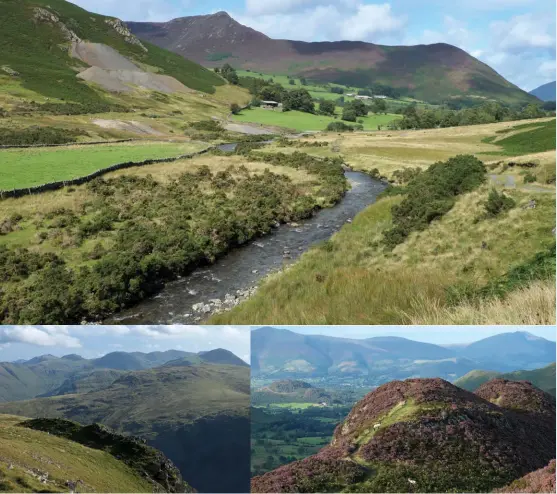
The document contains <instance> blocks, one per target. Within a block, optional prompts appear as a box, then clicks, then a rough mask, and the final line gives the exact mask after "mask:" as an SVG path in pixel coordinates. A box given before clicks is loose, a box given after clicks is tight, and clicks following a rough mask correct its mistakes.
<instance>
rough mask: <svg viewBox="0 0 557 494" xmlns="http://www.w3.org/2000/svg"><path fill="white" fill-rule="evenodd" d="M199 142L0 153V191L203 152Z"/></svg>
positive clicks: (12, 150) (71, 147)
mask: <svg viewBox="0 0 557 494" xmlns="http://www.w3.org/2000/svg"><path fill="white" fill-rule="evenodd" d="M205 147H207V144H205V143H200V142H181V143H177V142H163V141H160V142H153V141H145V142H132V143H120V144H100V145H96V146H79V145H75V146H67V147H54V148H27V149H3V150H0V162H1V163H2V166H1V167H0V189H1V190H11V189H18V188H24V187H32V186H34V185H41V184H44V183H49V182H56V181H60V180H70V179H72V178H77V177H81V176H84V175H88V174H90V173H93V172H94V171H96V170H100V169H102V168H106V167H109V166H111V165H115V164H117V163H123V162H128V161H138V162H139V161H144V160H147V159H160V158H171V157H175V156H181V155H183V154H188V153H192V152H195V151H200V150H201V149H203V148H205Z"/></svg>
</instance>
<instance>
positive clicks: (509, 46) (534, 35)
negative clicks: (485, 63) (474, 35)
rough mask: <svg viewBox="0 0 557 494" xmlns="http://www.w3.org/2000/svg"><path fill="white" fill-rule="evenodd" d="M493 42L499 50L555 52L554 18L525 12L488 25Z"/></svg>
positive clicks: (510, 51)
mask: <svg viewBox="0 0 557 494" xmlns="http://www.w3.org/2000/svg"><path fill="white" fill-rule="evenodd" d="M490 32H491V33H492V35H493V40H494V44H495V45H496V46H497V48H498V49H499V50H502V51H505V52H509V53H523V52H527V51H531V50H540V49H541V50H550V51H552V52H553V53H554V52H555V19H551V17H550V16H541V15H537V16H535V15H533V14H525V15H519V16H515V17H512V18H511V19H509V20H508V21H495V22H492V23H491V25H490Z"/></svg>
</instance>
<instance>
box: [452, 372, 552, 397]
mask: <svg viewBox="0 0 557 494" xmlns="http://www.w3.org/2000/svg"><path fill="white" fill-rule="evenodd" d="M496 377H498V378H501V379H508V380H510V381H529V382H531V383H532V384H533V385H534V386H536V387H538V388H540V389H541V390H543V391H545V392H546V393H549V394H552V395H553V396H555V364H551V365H548V366H547V367H544V368H542V369H535V370H530V371H527V370H519V371H514V372H509V373H506V374H502V373H500V372H489V371H482V370H474V371H472V372H469V373H468V374H466V375H465V376H462V377H461V378H459V379H457V380H456V381H455V382H454V384H455V385H456V386H459V387H461V388H463V389H466V390H468V391H476V389H478V388H479V387H480V386H481V385H482V384H484V383H486V382H488V381H490V380H491V379H494V378H496Z"/></svg>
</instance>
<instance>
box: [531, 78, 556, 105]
mask: <svg viewBox="0 0 557 494" xmlns="http://www.w3.org/2000/svg"><path fill="white" fill-rule="evenodd" d="M555 93H556V86H555V81H553V82H548V83H547V84H543V85H541V86H540V87H537V88H536V89H532V91H530V94H531V95H532V96H535V97H536V98H539V99H541V100H542V101H555V100H556V99H557V96H556V95H555Z"/></svg>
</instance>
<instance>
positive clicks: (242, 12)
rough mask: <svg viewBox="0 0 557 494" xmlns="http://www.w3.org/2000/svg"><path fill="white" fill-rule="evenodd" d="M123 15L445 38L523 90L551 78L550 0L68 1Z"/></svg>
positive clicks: (342, 35) (273, 30)
mask: <svg viewBox="0 0 557 494" xmlns="http://www.w3.org/2000/svg"><path fill="white" fill-rule="evenodd" d="M74 1H75V3H77V4H78V5H81V6H82V7H84V8H87V9H89V10H92V11H95V12H99V13H102V14H106V15H113V16H116V17H120V18H122V19H124V20H133V21H166V20H169V19H171V18H175V17H181V16H189V15H198V14H209V13H214V12H218V11H221V10H224V11H227V12H228V13H229V14H230V15H232V16H233V17H234V18H235V19H237V20H238V21H239V22H241V23H243V24H245V25H248V26H250V27H253V28H254V29H257V30H259V31H262V32H264V33H265V34H267V35H268V36H271V37H273V38H283V39H298V40H304V41H323V40H326V41H335V40H340V39H356V40H363V41H369V42H373V43H378V44H391V45H400V44H403V45H413V44H421V43H425V44H428V43H435V42H445V43H450V44H453V45H456V46H459V47H460V48H462V49H464V50H466V51H468V52H469V53H471V54H472V55H474V56H476V57H477V58H479V59H480V60H481V61H483V62H485V63H487V64H488V65H490V66H491V67H493V68H494V69H495V70H497V71H498V72H499V73H501V74H502V75H503V76H504V77H506V78H507V79H508V80H510V81H511V82H513V83H514V84H517V85H518V86H520V87H522V88H523V89H526V90H531V89H533V88H535V87H537V86H539V85H541V84H544V83H546V82H550V81H553V80H555V70H556V69H555V9H556V6H555V0H467V1H466V2H464V1H458V2H451V1H446V0H421V1H419V2H418V1H416V0H391V1H383V2H376V1H371V0H205V1H203V2H200V1H198V0H74Z"/></svg>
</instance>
